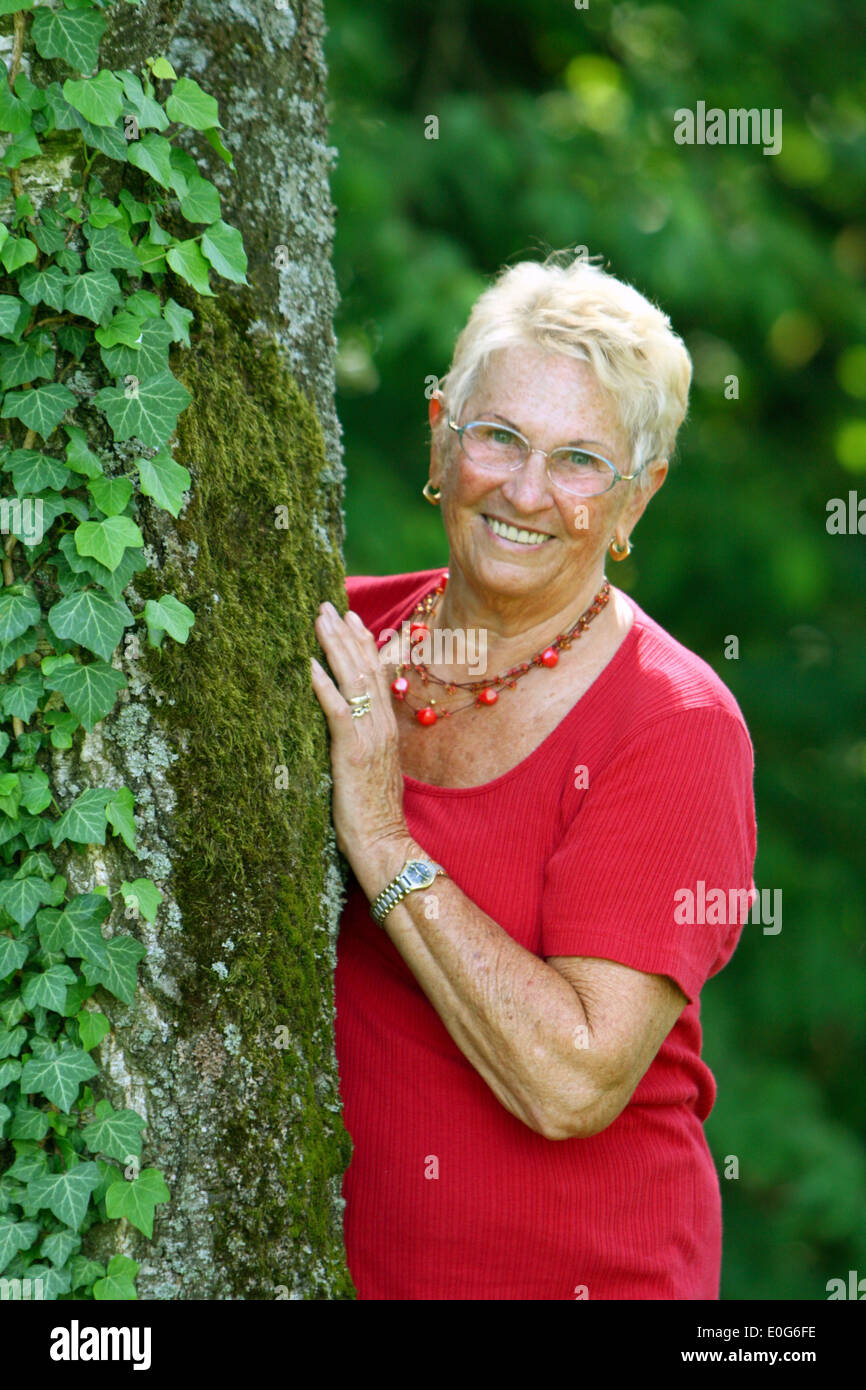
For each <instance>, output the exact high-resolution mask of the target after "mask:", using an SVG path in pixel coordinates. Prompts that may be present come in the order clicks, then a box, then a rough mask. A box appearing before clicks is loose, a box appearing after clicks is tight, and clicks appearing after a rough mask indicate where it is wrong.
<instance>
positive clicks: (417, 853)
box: [312, 257, 755, 1299]
mask: <svg viewBox="0 0 866 1390" xmlns="http://www.w3.org/2000/svg"><path fill="white" fill-rule="evenodd" d="M690 377H691V363H690V359H689V356H688V353H687V352H686V349H685V347H684V346H683V343H682V342H681V340H680V339H679V338H678V337H677V336H676V334H674V333H673V332H672V330H671V328H670V324H669V320H668V319H667V317H666V316H665V315H664V314H663V313H661V311H660V310H658V309H657V308H655V307H654V306H653V305H651V304H650V303H649V302H648V301H647V300H646V299H644V298H643V297H642V296H641V295H640V294H639V293H638V292H637V291H636V290H634V289H633V288H631V287H630V286H627V285H625V284H623V283H621V282H620V281H619V280H617V279H615V278H614V277H613V276H611V275H608V274H606V273H605V272H604V271H602V270H600V269H599V268H597V267H596V266H594V265H591V264H589V263H587V262H586V261H585V260H581V259H580V258H576V259H573V260H571V262H570V263H568V261H565V262H563V260H562V258H556V257H554V258H552V259H551V260H549V261H548V262H545V264H543V265H540V264H536V263H530V262H524V263H521V264H518V265H514V266H512V267H511V268H510V269H507V270H506V271H504V272H503V273H502V274H501V275H500V276H499V278H498V279H497V280H496V282H495V283H494V284H493V285H492V286H491V287H490V288H489V289H487V290H486V291H485V292H484V293H483V294H482V295H481V297H480V298H479V300H478V301H477V303H476V305H475V307H474V309H473V310H472V313H471V316H470V318H469V321H468V323H467V325H466V327H465V328H464V330H463V332H462V333H461V334H460V337H459V339H458V341H457V344H456V348H455V352H454V358H453V361H452V364H451V368H450V370H449V372H448V374H447V376H446V377H445V378H444V380H443V382H442V383H441V390H439V391H437V392H436V393H435V394H434V395H433V397H432V398H431V400H430V412H429V414H430V425H431V430H432V446H431V456H430V479H429V482H428V483H427V484H426V485H425V488H424V495H425V497H426V498H427V499H428V500H429V501H431V502H433V503H435V504H437V505H440V506H441V509H442V521H443V525H444V527H445V532H446V535H447V538H448V568H447V571H446V570H445V568H444V567H443V568H437V569H434V570H425V571H420V572H414V573H409V574H394V575H386V576H382V577H374V578H369V577H364V578H361V577H355V578H350V579H349V580H348V581H347V590H348V596H349V604H350V608H351V610H352V611H350V612H348V613H347V615H346V617H345V618H343V617H341V616H340V615H339V614H338V613H337V611H336V610H335V609H334V608H333V607H332V606H331V605H330V604H328V603H325V604H322V606H321V609H320V612H319V616H318V618H317V620H316V624H315V632H316V636H317V638H318V641H319V643H320V644H321V646H322V648H323V650H324V653H325V655H326V657H327V660H328V663H329V665H330V669H331V672H332V673H333V676H334V677H335V679H333V680H332V679H331V677H330V676H329V675H328V674H326V673H325V671H324V670H323V668H322V667H321V666H320V665H319V664H318V663H317V662H315V661H313V677H312V680H313V688H314V690H315V694H316V696H317V698H318V700H319V702H320V704H321V706H322V709H323V710H324V713H325V716H326V718H327V722H328V726H329V730H330V735H331V758H332V769H333V779H334V789H333V819H334V827H335V831H336V837H337V844H338V846H339V848H340V849H341V850H342V852H343V853H344V854H345V856H346V857H347V859H348V861H349V864H350V865H351V869H352V877H351V878H350V882H349V895H348V899H347V902H346V905H345V909H344V913H343V918H342V922H341V929H340V937H339V944H338V963H337V972H336V1009H337V1013H336V1047H337V1057H338V1061H339V1065H340V1075H341V1087H342V1096H343V1102H344V1119H345V1124H346V1127H347V1129H348V1131H349V1133H350V1135H351V1137H352V1139H353V1143H354V1149H353V1157H352V1161H351V1164H350V1166H349V1169H348V1171H347V1173H346V1176H345V1180H344V1187H343V1192H344V1196H345V1200H346V1209H345V1238H346V1251H347V1260H348V1265H349V1270H350V1272H351V1274H352V1277H353V1279H354V1282H355V1285H356V1288H357V1290H358V1294H359V1296H360V1298H362V1299H374V1298H379V1299H575V1298H576V1299H582V1298H590V1299H717V1298H718V1297H719V1273H720V1259H721V1199H720V1188H719V1181H718V1177H717V1174H716V1170H715V1167H714V1164H713V1160H712V1157H711V1155H710V1152H709V1148H708V1146H707V1142H706V1139H705V1136H704V1130H703V1122H704V1120H706V1118H707V1115H708V1114H709V1112H710V1110H711V1108H712V1105H713V1102H714V1099H715V1082H714V1079H713V1076H712V1073H711V1072H710V1070H709V1069H708V1067H707V1066H706V1064H705V1063H704V1062H703V1061H702V1059H701V1029H700V1023H699V1005H700V991H701V987H702V985H703V983H704V981H705V980H706V979H707V978H708V977H709V976H711V975H714V974H716V972H718V971H719V970H721V969H722V967H723V966H724V965H725V964H726V963H727V961H728V960H729V958H730V956H731V954H732V953H733V950H734V948H735V946H736V943H737V940H738V937H739V934H740V931H741V927H742V921H743V920H744V918H743V915H742V913H736V912H735V913H734V914H733V915H732V914H730V913H726V912H725V911H724V910H723V909H722V910H720V909H719V907H718V903H719V901H720V899H721V897H722V894H719V893H716V894H715V895H714V896H713V895H711V893H710V890H711V889H716V890H718V889H721V890H722V891H723V894H724V898H725V902H727V901H728V900H729V899H730V900H731V901H734V902H736V903H743V902H744V901H746V895H747V894H748V893H750V892H751V891H752V889H753V883H752V868H753V862H754V854H755V821H754V811H753V798H752V775H753V753H752V745H751V741H750V738H749V734H748V731H747V728H746V726H745V723H744V721H743V717H742V715H741V713H740V710H739V708H738V706H737V703H736V701H735V700H734V698H733V696H732V695H731V693H730V692H729V690H728V689H727V687H726V686H725V685H724V684H723V683H722V681H721V680H720V679H719V678H718V677H717V676H716V675H715V673H714V672H713V671H712V669H711V668H710V667H709V666H708V665H706V663H705V662H703V661H702V660H701V659H700V658H699V657H697V656H695V655H694V654H693V653H692V652H690V651H688V650H687V649H686V648H685V647H683V646H681V645H680V643H679V642H677V641H675V640H674V638H673V637H671V636H669V635H668V633H667V632H665V631H664V630H663V629H662V628H661V627H660V626H659V625H658V624H657V623H656V622H654V621H653V619H652V618H651V617H649V616H648V615H647V614H646V613H645V612H644V611H643V610H642V609H641V608H640V607H639V606H638V605H637V604H636V603H635V602H634V601H633V600H632V599H631V598H629V597H628V596H627V595H625V594H624V593H622V592H621V591H620V590H618V589H616V588H614V587H612V586H611V585H610V584H609V582H608V581H607V580H606V578H605V563H606V560H607V557H608V556H609V557H610V558H611V559H612V560H615V561H618V560H622V559H624V558H625V557H626V556H627V555H628V553H629V550H630V548H631V547H630V540H629V538H630V536H631V533H632V531H633V529H634V527H635V525H636V523H637V521H638V519H639V517H640V516H641V514H642V513H643V511H644V509H645V507H646V505H647V503H648V502H649V499H650V498H651V497H652V496H653V494H654V493H656V492H657V491H658V489H659V488H660V487H661V485H662V483H663V482H664V480H665V476H666V474H667V469H668V457H669V456H670V454H671V452H672V450H673V446H674V440H675V436H676V433H677V429H678V427H679V425H680V423H681V422H682V420H683V418H684V416H685V411H686V405H687V396H688V387H689V381H690ZM386 524H387V520H386ZM651 563H652V557H651V556H650V557H648V559H647V564H651ZM395 634H398V635H399V638H400V642H398V640H397V638H396V637H395ZM460 636H463V637H464V638H465V641H464V643H463V647H465V650H463V647H461V644H460V643H459V642H458V641H457V638H459V637H460ZM410 639H411V644H410ZM437 639H438V640H437ZM469 650H471V651H472V653H473V655H474V656H475V657H476V658H477V654H478V652H479V651H481V652H482V653H483V658H484V660H483V661H481V662H479V661H477V660H476V663H475V665H474V666H470V663H469V661H468V659H466V651H469ZM458 657H459V658H460V660H459V661H458V659H457V658H458ZM485 663H486V664H485ZM479 667H482V668H483V669H482V670H480V671H479ZM737 890H739V891H737ZM689 894H692V895H694V896H693V898H692V899H690V898H689ZM711 897H712V901H713V904H714V906H710V907H708V908H707V909H706V910H704V904H705V903H707V902H709V901H710V899H711ZM695 899H696V900H697V904H698V911H697V912H695V911H691V912H690V911H689V910H688V908H684V907H683V904H684V903H688V902H689V901H692V902H694V900H695ZM707 919H708V920H707Z"/></svg>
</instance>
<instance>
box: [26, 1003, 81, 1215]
mask: <svg viewBox="0 0 866 1390" xmlns="http://www.w3.org/2000/svg"><path fill="white" fill-rule="evenodd" d="M21 1031H22V1032H23V1031H24V1030H23V1029H22V1030H21ZM98 1071H99V1067H98V1066H97V1065H96V1063H95V1062H94V1060H93V1058H92V1057H89V1056H88V1055H87V1053H86V1052H83V1051H82V1049H81V1048H80V1047H68V1046H67V1047H58V1046H57V1044H56V1043H50V1044H48V1045H47V1046H46V1050H45V1052H44V1053H43V1054H42V1055H40V1056H37V1057H31V1058H30V1060H29V1061H27V1062H25V1063H24V1066H23V1067H22V1069H21V1083H20V1084H21V1090H22V1092H24V1094H25V1095H30V1094H32V1093H33V1092H34V1091H35V1092H37V1093H38V1094H39V1095H42V1096H45V1098H46V1100H50V1101H51V1103H52V1104H53V1105H56V1106H57V1107H58V1108H59V1109H60V1110H64V1111H68V1110H70V1109H71V1108H72V1104H73V1102H74V1101H75V1099H76V1097H77V1095H78V1090H79V1087H80V1085H81V1082H82V1081H89V1080H90V1078H91V1076H96V1073H97V1072H98ZM78 1166H81V1165H78ZM73 1171H75V1170H73ZM66 1176H68V1175H66ZM52 1210H54V1209H53V1208H52ZM56 1214H57V1213H55V1215H56ZM64 1219H65V1218H64V1217H62V1216H61V1217H60V1220H61V1221H63V1220H64ZM78 1224H79V1222H77V1221H76V1222H69V1225H76V1226H77V1225H78Z"/></svg>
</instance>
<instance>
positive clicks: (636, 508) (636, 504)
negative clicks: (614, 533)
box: [626, 459, 668, 526]
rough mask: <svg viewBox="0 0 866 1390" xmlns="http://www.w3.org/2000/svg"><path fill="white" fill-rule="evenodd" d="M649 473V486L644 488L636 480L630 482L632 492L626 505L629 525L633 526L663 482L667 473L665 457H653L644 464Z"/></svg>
mask: <svg viewBox="0 0 866 1390" xmlns="http://www.w3.org/2000/svg"><path fill="white" fill-rule="evenodd" d="M646 471H647V474H648V475H649V487H648V488H646V489H644V488H642V487H641V486H640V484H639V483H638V482H635V483H633V484H632V486H633V487H634V493H633V495H632V497H631V498H630V499H629V502H628V503H627V506H626V512H627V515H628V518H629V522H630V525H631V526H635V525H636V524H637V522H638V521H639V520H640V518H641V517H642V516H643V514H644V512H645V511H646V509H647V506H648V504H649V500H650V498H651V497H654V496H655V494H656V493H657V492H658V490H659V488H660V487H661V485H662V483H663V482H664V480H665V478H666V477H667V474H668V461H667V459H653V460H652V462H651V463H648V464H647V465H646Z"/></svg>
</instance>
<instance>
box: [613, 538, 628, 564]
mask: <svg viewBox="0 0 866 1390" xmlns="http://www.w3.org/2000/svg"><path fill="white" fill-rule="evenodd" d="M607 549H608V554H609V555H610V558H611V559H612V560H627V559H628V557H629V555H630V554H631V552H632V544H631V541H630V540H629V538H628V536H626V538H625V545H624V546H621V547H620V546H618V545H617V543H616V538H615V537H614V539H613V540H612V541H611V543H610V545H609V546H608V548H607Z"/></svg>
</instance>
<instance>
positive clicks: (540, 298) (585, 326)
mask: <svg viewBox="0 0 866 1390" xmlns="http://www.w3.org/2000/svg"><path fill="white" fill-rule="evenodd" d="M564 258H569V259H568V261H567V262H564ZM523 346H533V347H540V348H543V349H545V350H547V351H550V352H553V353H562V354H563V355H565V356H568V357H573V358H576V359H577V360H579V361H583V362H588V363H589V364H590V366H591V367H592V369H593V371H594V372H595V375H596V377H597V378H598V381H599V383H600V384H601V386H602V388H603V389H605V390H607V391H608V392H609V393H610V395H611V396H612V397H613V398H614V401H615V403H616V408H617V411H618V414H619V418H620V420H621V422H622V425H623V428H624V429H625V431H626V434H627V436H628V439H629V444H630V447H631V451H632V458H631V465H630V471H634V470H635V469H637V468H640V467H641V466H642V465H643V464H645V463H649V462H651V461H652V460H653V459H657V458H669V457H670V455H671V453H672V452H673V448H674V444H675V441H676V436H677V431H678V430H679V427H680V425H681V424H682V422H683V420H684V419H685V415H686V410H687V408H688V395H689V386H690V383H691V378H692V362H691V358H690V356H689V354H688V351H687V349H686V347H685V344H684V343H683V341H682V339H681V338H680V337H679V336H678V335H677V334H676V333H675V332H674V331H673V329H672V328H671V325H670V320H669V319H668V317H667V315H666V314H664V313H663V312H662V310H661V309H659V308H658V307H657V306H656V305H654V304H651V303H650V301H649V300H648V299H645V298H644V296H643V295H642V294H640V293H639V292H638V291H637V290H636V289H634V287H633V286H631V285H627V284H625V283H624V282H623V281H622V280H617V279H616V277H615V276H613V275H609V274H608V273H607V272H606V271H604V270H602V269H600V267H599V266H597V265H593V264H592V263H591V262H590V261H588V260H587V259H586V258H585V254H584V253H583V251H582V250H581V251H578V252H576V253H572V252H571V251H566V252H553V253H552V254H551V255H550V256H548V257H547V259H546V260H545V261H544V262H543V263H540V262H538V261H520V262H519V263H518V264H517V265H513V266H510V267H506V268H505V269H504V270H502V271H500V272H499V275H498V276H497V277H496V279H495V281H494V282H493V284H492V285H490V287H489V288H488V289H486V290H484V292H483V293H482V294H481V295H480V296H479V297H478V299H477V300H476V301H475V304H474V306H473V308H472V312H471V314H470V316H469V319H468V322H467V323H466V326H465V327H464V329H463V331H462V332H461V334H460V336H459V337H458V339H457V342H456V344H455V347H454V356H453V358H452V361H451V366H450V368H449V370H448V372H447V374H446V376H444V377H443V378H442V380H441V382H440V389H441V391H442V394H443V396H444V399H445V402H446V404H447V406H448V410H449V411H450V413H451V415H452V417H453V418H454V419H455V420H459V418H460V413H461V411H462V410H463V408H464V406H465V405H466V402H467V401H468V400H469V397H470V396H471V395H472V392H473V391H474V389H475V387H476V385H477V384H478V382H479V380H480V379H481V377H482V376H483V374H484V371H485V370H486V367H487V365H488V362H489V359H490V355H491V353H493V352H496V351H497V350H499V349H501V348H510V347H523ZM446 424H447V419H446V414H445V412H443V413H442V415H440V417H439V419H438V420H437V422H436V427H435V429H434V436H435V433H436V431H437V430H441V429H443V428H444V427H445V426H446ZM640 480H641V483H642V484H644V485H648V484H649V476H648V474H647V473H646V472H644V473H642V474H641V475H640Z"/></svg>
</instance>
